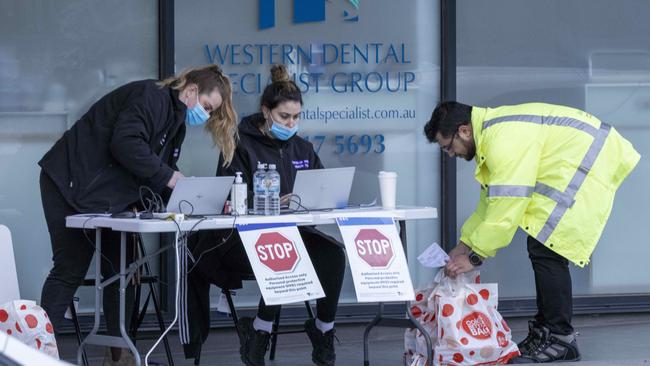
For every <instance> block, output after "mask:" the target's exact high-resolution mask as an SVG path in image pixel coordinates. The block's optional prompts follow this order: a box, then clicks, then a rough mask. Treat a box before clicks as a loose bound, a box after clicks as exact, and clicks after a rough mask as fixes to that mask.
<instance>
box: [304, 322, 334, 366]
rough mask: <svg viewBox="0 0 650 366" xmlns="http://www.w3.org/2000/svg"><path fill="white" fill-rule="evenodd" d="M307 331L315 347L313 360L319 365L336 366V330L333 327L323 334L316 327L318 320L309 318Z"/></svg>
mask: <svg viewBox="0 0 650 366" xmlns="http://www.w3.org/2000/svg"><path fill="white" fill-rule="evenodd" d="M305 331H306V332H307V336H309V340H310V341H311V345H312V346H313V347H314V350H313V351H312V352H311V360H312V361H313V362H314V363H315V364H316V365H318V366H334V364H335V362H336V353H335V352H334V338H335V336H334V333H335V332H336V330H335V329H332V330H329V331H327V332H325V333H324V334H323V332H321V330H320V329H318V328H316V321H315V320H314V319H308V320H307V321H306V322H305Z"/></svg>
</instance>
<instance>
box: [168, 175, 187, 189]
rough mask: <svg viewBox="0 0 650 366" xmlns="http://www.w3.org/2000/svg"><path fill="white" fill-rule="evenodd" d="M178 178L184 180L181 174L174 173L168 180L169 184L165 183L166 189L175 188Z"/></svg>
mask: <svg viewBox="0 0 650 366" xmlns="http://www.w3.org/2000/svg"><path fill="white" fill-rule="evenodd" d="M180 178H185V176H184V175H183V173H181V172H179V171H177V170H176V171H174V174H172V177H171V178H170V179H169V182H167V187H169V188H171V189H174V187H176V182H178V180H179V179H180Z"/></svg>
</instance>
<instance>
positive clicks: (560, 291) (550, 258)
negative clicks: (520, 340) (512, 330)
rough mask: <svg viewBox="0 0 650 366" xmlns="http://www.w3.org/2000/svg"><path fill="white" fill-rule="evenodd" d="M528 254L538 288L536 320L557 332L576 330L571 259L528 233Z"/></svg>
mask: <svg viewBox="0 0 650 366" xmlns="http://www.w3.org/2000/svg"><path fill="white" fill-rule="evenodd" d="M528 257H529V258H530V261H531V263H532V264H533V271H534V272H535V289H536V290H537V315H535V321H536V322H537V324H539V325H543V326H545V327H547V328H549V329H550V331H551V332H552V333H555V334H560V335H568V334H571V333H573V326H572V325H571V317H572V316H573V293H572V288H571V273H570V272H569V261H568V260H567V259H566V258H564V257H562V256H561V255H559V254H557V253H555V252H554V251H552V250H551V249H549V248H547V247H545V246H544V245H543V244H542V243H540V242H539V241H537V240H536V239H535V238H533V237H531V236H529V237H528Z"/></svg>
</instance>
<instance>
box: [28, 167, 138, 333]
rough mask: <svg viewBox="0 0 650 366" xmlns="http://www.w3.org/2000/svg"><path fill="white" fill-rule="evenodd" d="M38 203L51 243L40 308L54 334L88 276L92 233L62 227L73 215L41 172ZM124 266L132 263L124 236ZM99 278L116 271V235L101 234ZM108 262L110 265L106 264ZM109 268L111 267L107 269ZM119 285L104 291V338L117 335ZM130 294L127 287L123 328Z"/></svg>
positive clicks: (128, 241)
mask: <svg viewBox="0 0 650 366" xmlns="http://www.w3.org/2000/svg"><path fill="white" fill-rule="evenodd" d="M40 185H41V200H42V202H43V211H44V212H45V221H46V222H47V228H48V231H49V232H50V239H51V241H52V261H53V262H54V265H53V266H52V269H51V270H50V273H49V275H48V276H47V279H46V280H45V284H44V285H43V292H42V294H41V306H42V307H43V309H45V311H46V312H47V314H48V316H49V318H50V320H51V321H52V326H53V327H54V331H55V333H56V334H58V332H59V330H60V327H61V325H62V323H63V319H64V318H63V316H64V314H65V311H66V309H67V308H68V305H70V302H71V300H72V297H73V296H74V294H75V292H76V291H77V288H78V287H79V285H81V282H82V281H83V279H84V278H85V276H86V272H88V266H89V265H90V261H91V259H92V257H93V254H94V242H95V231H94V230H85V231H86V235H84V230H80V229H68V228H66V227H65V217H66V216H69V215H74V214H77V213H78V212H77V211H76V210H75V209H74V208H73V207H71V206H70V205H69V204H68V203H67V202H66V200H65V199H64V198H63V196H62V195H61V192H60V191H59V189H58V187H57V186H56V184H55V183H54V182H53V181H52V179H51V178H50V177H49V176H48V175H47V174H46V173H44V172H42V171H41V176H40ZM127 238H128V240H127V265H128V263H131V262H132V261H133V249H132V248H133V240H132V236H131V235H128V236H127ZM102 254H103V255H104V256H103V257H102V263H101V264H102V276H103V277H104V278H108V277H111V276H113V275H114V274H115V273H116V272H115V271H119V266H120V233H119V232H114V231H110V230H102ZM109 261H110V262H109ZM111 265H112V266H111ZM119 299H120V297H119V281H118V282H114V283H112V284H111V285H109V286H107V287H106V289H105V290H104V296H103V305H104V316H105V318H106V327H107V329H108V334H110V335H115V336H117V335H120V327H119V312H118V306H119ZM133 300H134V291H133V286H129V287H128V289H127V291H126V326H127V329H128V324H129V322H130V315H131V310H132V308H133Z"/></svg>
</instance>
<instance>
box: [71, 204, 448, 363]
mask: <svg viewBox="0 0 650 366" xmlns="http://www.w3.org/2000/svg"><path fill="white" fill-rule="evenodd" d="M360 216H384V217H393V218H395V220H396V221H398V223H399V226H400V238H401V240H402V244H403V245H404V248H405V250H404V251H405V253H406V221H409V220H424V219H435V218H437V217H438V213H437V210H436V208H433V207H415V206H398V207H397V208H395V209H382V208H378V207H371V208H349V209H340V210H331V211H311V212H309V213H299V214H289V215H280V216H252V215H248V216H239V217H237V218H235V217H233V216H216V217H208V218H202V219H198V218H191V219H186V220H182V221H181V222H180V223H177V222H175V221H172V220H164V219H149V220H143V219H138V218H133V219H118V218H111V217H110V216H109V215H101V214H97V215H93V214H81V215H73V216H68V217H67V218H66V227H68V228H76V229H88V230H95V258H96V260H95V319H94V325H93V328H92V330H91V331H90V333H89V334H88V335H87V336H86V338H85V339H84V341H83V342H82V344H81V346H80V347H79V350H78V352H77V362H78V363H79V364H81V360H82V354H83V349H84V347H85V346H86V345H89V344H92V345H103V346H111V347H121V348H128V349H130V350H131V352H133V354H134V357H135V361H136V365H138V366H139V365H140V354H139V352H138V350H137V349H136V347H135V345H134V344H133V342H132V341H131V339H130V338H129V336H128V334H127V331H126V328H125V324H124V323H125V319H126V314H125V302H126V288H127V284H128V283H129V281H130V280H131V278H132V277H133V276H134V275H135V273H136V271H137V269H138V268H139V267H140V266H142V265H143V264H144V263H145V262H146V261H148V260H149V259H150V258H152V257H154V256H156V255H158V254H160V253H162V252H164V251H166V250H168V249H171V248H172V247H173V246H172V245H168V246H165V247H163V248H160V249H158V250H156V251H155V252H153V253H151V254H148V255H146V256H144V257H142V258H139V259H137V260H135V261H134V262H132V263H131V264H130V265H129V266H128V267H127V265H126V235H127V233H174V232H177V233H178V234H179V236H180V235H181V234H182V233H186V232H189V231H198V230H215V229H229V228H233V227H234V225H235V224H255V223H274V222H295V223H296V224H297V225H298V226H303V225H327V224H336V219H337V218H341V217H360ZM103 229H110V230H113V231H119V232H120V233H121V235H120V266H119V268H120V269H119V273H118V274H116V275H114V276H112V277H110V278H107V279H104V280H103V281H102V277H101V261H100V260H97V258H99V257H100V254H98V253H100V252H101V247H102V243H101V232H102V230H103ZM175 244H176V243H174V246H175ZM118 280H119V283H120V286H119V288H120V303H119V319H120V320H119V321H120V333H121V336H120V337H117V336H108V335H99V334H97V332H98V330H99V324H100V306H101V304H102V296H103V289H104V288H105V287H106V286H108V285H109V284H111V283H113V282H115V281H118ZM383 312H384V304H383V303H379V304H378V312H377V315H376V316H375V318H374V319H373V320H372V321H371V322H370V324H369V325H368V326H367V327H366V330H365V333H364V365H369V359H368V335H369V333H370V330H371V329H372V328H373V327H374V326H377V325H382V326H389V327H403V328H406V327H415V328H418V329H419V330H420V331H422V333H423V335H424V336H425V339H426V343H427V346H428V358H429V364H432V361H433V357H432V351H431V339H430V337H428V334H427V333H426V331H424V329H423V328H422V327H421V326H420V324H419V322H418V321H417V320H416V319H415V318H413V316H412V315H411V312H410V311H409V303H408V302H405V312H406V316H405V317H402V318H387V317H385V316H384V315H383Z"/></svg>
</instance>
